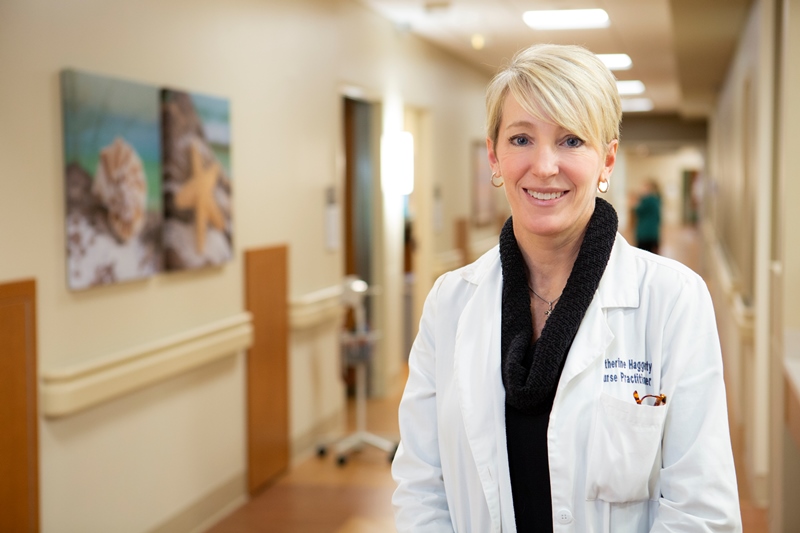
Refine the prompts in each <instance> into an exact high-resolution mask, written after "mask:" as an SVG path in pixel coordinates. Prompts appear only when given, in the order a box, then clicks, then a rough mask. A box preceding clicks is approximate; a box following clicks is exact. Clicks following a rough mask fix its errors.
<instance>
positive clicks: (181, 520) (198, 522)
mask: <svg viewBox="0 0 800 533" xmlns="http://www.w3.org/2000/svg"><path fill="white" fill-rule="evenodd" d="M245 503H247V482H246V473H245V472H240V473H238V474H236V475H235V476H233V477H232V478H230V479H229V480H228V481H225V482H224V483H222V484H220V485H218V486H217V487H216V488H214V489H212V490H211V491H210V492H208V493H207V494H206V495H205V496H203V497H202V498H200V499H199V500H197V501H196V502H195V503H193V504H191V505H190V506H189V507H187V508H185V509H184V510H182V511H180V512H179V513H178V514H176V515H175V516H173V517H172V518H170V519H168V520H167V521H166V522H164V523H162V524H161V525H160V526H158V527H156V528H155V529H152V530H150V533H202V532H203V531H206V530H208V529H209V528H210V527H211V526H213V525H214V524H216V523H217V522H219V521H220V520H222V519H223V518H224V517H226V516H227V515H228V514H230V513H231V512H233V511H234V510H236V509H237V508H239V507H241V506H242V505H244V504H245Z"/></svg>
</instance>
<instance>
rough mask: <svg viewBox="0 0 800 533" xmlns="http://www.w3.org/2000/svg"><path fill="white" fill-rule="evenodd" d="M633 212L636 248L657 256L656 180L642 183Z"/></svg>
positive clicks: (658, 210) (658, 202)
mask: <svg viewBox="0 0 800 533" xmlns="http://www.w3.org/2000/svg"><path fill="white" fill-rule="evenodd" d="M633 211H634V213H635V214H636V247H637V248H641V249H642V250H647V251H648V252H652V253H654V254H657V253H658V247H659V241H660V239H659V236H660V228H661V194H660V193H659V191H658V183H656V180H654V179H652V178H651V179H648V180H647V181H645V182H644V184H643V185H642V194H641V196H640V197H639V202H638V203H637V204H636V207H634V208H633Z"/></svg>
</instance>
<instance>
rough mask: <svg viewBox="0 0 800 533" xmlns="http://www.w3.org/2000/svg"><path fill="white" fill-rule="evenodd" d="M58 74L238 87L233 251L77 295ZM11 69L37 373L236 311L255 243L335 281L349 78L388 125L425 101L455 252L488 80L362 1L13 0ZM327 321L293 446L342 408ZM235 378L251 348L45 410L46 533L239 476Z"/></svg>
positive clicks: (15, 249)
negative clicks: (34, 288)
mask: <svg viewBox="0 0 800 533" xmlns="http://www.w3.org/2000/svg"><path fill="white" fill-rule="evenodd" d="M67 67H72V68H77V69H82V70H86V71H90V72H95V73H99V74H103V75H108V76H115V77H120V78H125V79H130V80H134V81H139V82H144V83H150V84H153V85H158V86H168V87H174V88H180V89H190V90H193V91H197V92H203V93H210V94H214V95H218V96H223V97H226V98H229V99H230V102H231V117H232V118H231V122H232V150H231V152H232V173H233V183H234V187H235V189H234V224H235V238H234V244H235V247H236V251H237V253H236V256H235V259H234V260H233V261H232V262H231V263H229V264H227V265H225V266H224V267H221V268H216V269H208V270H203V271H199V272H191V273H181V274H169V275H167V274H163V275H159V276H156V277H155V278H153V279H150V280H146V281H139V282H134V283H128V284H124V285H119V286H112V287H105V288H99V289H93V290H89V291H86V292H82V293H73V292H70V291H68V290H67V288H66V282H65V258H64V255H65V254H64V250H65V242H64V224H63V217H64V208H63V204H64V200H63V194H64V190H63V189H64V188H63V184H62V180H63V178H62V153H61V142H62V139H61V119H60V101H59V87H58V73H59V70H61V69H62V68H67ZM0 71H2V73H3V74H2V82H0V161H2V170H0V183H2V194H0V227H2V228H5V229H4V230H3V231H2V232H0V249H2V250H4V252H3V254H0V280H10V279H16V278H22V277H35V278H36V279H37V282H38V285H39V290H38V295H39V296H38V298H39V300H38V309H39V317H38V320H39V330H38V331H39V356H40V363H39V364H40V368H42V369H44V370H46V369H54V368H60V367H63V366H70V365H74V364H76V363H79V362H83V361H91V360H93V359H95V358H98V357H103V356H105V355H107V354H109V353H112V352H117V351H119V350H123V349H127V348H129V347H131V346H137V345H141V344H142V343H146V342H150V341H154V340H158V339H161V338H164V337H166V336H170V335H174V334H176V333H180V332H182V331H184V330H187V329H189V328H193V327H196V326H202V325H204V324H207V323H210V322H214V321H216V320H218V319H222V318H225V317H228V316H231V315H233V314H236V313H238V312H240V311H241V310H242V308H243V305H244V304H243V287H242V282H243V279H242V263H241V252H242V250H244V249H247V248H250V247H256V246H261V245H268V244H273V243H288V244H289V246H290V293H291V296H292V298H298V297H301V296H303V295H306V294H308V293H311V292H313V291H316V290H319V289H322V288H325V287H330V286H333V285H336V284H338V283H339V281H340V278H341V272H342V257H341V254H340V253H339V252H326V251H325V247H324V236H325V233H324V218H323V205H324V191H325V188H326V187H328V186H329V185H334V186H335V187H336V188H337V190H338V191H341V190H342V186H341V184H342V182H341V176H340V165H339V162H340V160H339V159H338V158H339V154H340V151H341V135H340V130H341V128H342V125H341V116H340V113H341V96H340V90H341V89H340V88H341V87H342V86H343V85H354V86H357V87H360V88H362V89H363V90H364V91H365V94H369V95H372V97H374V98H377V99H378V100H380V101H387V100H390V101H392V102H394V105H392V106H388V108H389V111H387V112H385V114H384V119H385V123H392V122H393V121H396V122H397V124H396V125H397V127H402V126H401V125H402V109H403V106H404V105H408V104H411V105H413V106H416V107H418V108H420V109H424V110H427V111H428V112H429V116H430V137H429V142H430V146H429V147H428V151H429V153H430V154H431V161H430V169H431V175H432V176H434V178H433V179H434V182H435V183H438V184H439V185H440V187H441V188H442V191H443V196H444V199H445V207H446V214H447V219H446V221H447V222H446V224H445V230H444V231H443V234H442V235H441V236H440V239H439V240H437V245H436V246H437V247H438V249H449V248H450V247H451V246H452V245H451V242H450V241H451V235H450V231H451V229H450V226H451V225H452V224H450V222H449V221H450V219H451V218H452V217H454V216H458V215H462V214H466V213H467V212H468V209H469V207H468V206H469V203H468V199H469V191H468V187H467V186H466V185H467V183H468V181H467V177H468V176H469V155H468V150H469V145H470V142H471V141H472V140H473V139H475V138H478V139H480V138H482V137H483V90H484V87H485V84H486V82H487V81H488V80H487V78H486V76H485V75H483V74H480V73H477V72H475V71H474V70H472V69H471V68H469V67H467V66H465V65H464V64H462V63H460V62H459V61H457V60H455V59H453V58H452V57H450V56H448V55H446V54H444V53H442V52H440V51H437V50H435V49H433V48H432V47H430V46H429V45H427V44H426V43H424V42H422V41H420V40H419V39H417V38H414V37H412V36H410V35H407V34H403V33H398V31H396V30H395V28H394V27H393V26H392V25H390V24H389V23H387V22H385V21H384V20H382V19H380V18H379V17H377V16H376V15H375V14H373V13H371V12H369V11H366V10H365V9H364V8H362V7H361V6H360V5H359V4H357V3H355V2H346V1H324V0H319V1H312V0H291V1H290V0H286V1H269V0H258V1H257V0H230V1H226V2H217V1H211V0H194V1H191V2H189V1H185V0H160V1H158V2H156V1H152V0H151V1H145V2H137V3H120V2H111V1H104V0H84V1H77V0H65V1H60V2H51V1H46V0H5V1H3V2H2V3H0ZM392 110H393V111H392ZM387 113H388V114H387ZM336 334H337V331H336V327H335V324H334V325H324V324H323V325H321V326H318V327H315V328H311V329H308V330H303V331H302V332H295V333H294V334H293V335H292V339H291V354H290V358H291V360H290V374H291V375H290V389H291V390H290V401H291V416H290V420H291V433H292V438H293V440H294V441H298V442H299V441H302V442H305V443H311V442H312V439H313V436H314V432H315V431H316V430H318V429H319V428H321V427H323V426H325V425H326V424H327V423H328V421H329V420H331V419H336V418H337V417H340V415H341V408H342V405H343V394H342V387H341V383H340V382H339V375H338V353H337V340H336V339H337V337H336ZM399 356H400V354H393V355H392V357H399ZM386 367H387V368H390V369H394V368H396V367H397V364H396V363H395V362H392V364H388V365H386ZM243 373H244V365H243V359H242V357H241V356H239V357H236V358H229V359H227V360H225V361H221V362H218V363H214V364H212V365H209V366H207V367H204V368H202V369H199V370H196V371H194V372H192V373H190V374H187V375H184V376H182V377H179V378H176V379H173V380H171V381H167V382H164V383H162V384H159V385H156V386H153V387H150V388H148V389H146V390H143V391H141V392H138V393H134V394H131V395H129V396H125V397H123V398H121V399H118V400H115V401H112V402H111V403H108V404H105V405H103V406H100V407H96V408H94V409H91V410H89V411H85V412H83V413H80V414H78V415H75V416H72V417H69V418H65V419H60V420H58V421H54V420H49V419H43V420H42V424H41V445H40V454H41V464H42V468H41V499H42V524H43V530H44V531H87V532H91V531H146V530H149V529H152V528H154V527H155V526H157V525H158V524H160V523H163V522H164V521H166V520H168V519H170V518H172V517H174V516H175V515H177V514H180V513H181V512H183V511H184V510H185V509H187V508H189V507H190V506H192V505H193V504H195V503H196V502H198V501H200V500H202V499H203V498H204V497H206V496H207V495H208V494H210V493H214V491H218V489H219V487H220V486H231V483H234V486H235V483H236V480H238V479H240V478H241V475H242V473H243V471H244V469H245V458H244V457H245V455H244V442H245V441H244V417H245V413H244V403H243V399H244V394H245V391H244V386H243V383H244V381H243V376H244V374H243ZM242 490H243V489H242ZM242 490H239V491H237V492H236V493H235V494H234V495H233V496H236V497H241V496H242V494H243V492H242Z"/></svg>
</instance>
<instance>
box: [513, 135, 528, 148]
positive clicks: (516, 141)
mask: <svg viewBox="0 0 800 533" xmlns="http://www.w3.org/2000/svg"><path fill="white" fill-rule="evenodd" d="M508 141H509V142H510V143H511V144H512V145H514V146H527V145H528V144H530V140H529V139H528V138H527V137H525V136H524V135H514V136H513V137H511V138H510V139H509V140H508Z"/></svg>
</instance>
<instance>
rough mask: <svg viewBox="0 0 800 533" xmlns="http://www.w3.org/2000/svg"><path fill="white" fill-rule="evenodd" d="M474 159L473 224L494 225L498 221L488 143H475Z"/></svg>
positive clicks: (473, 147) (472, 151) (472, 152)
mask: <svg viewBox="0 0 800 533" xmlns="http://www.w3.org/2000/svg"><path fill="white" fill-rule="evenodd" d="M470 156H471V157H472V161H471V163H472V165H471V167H472V223H473V224H474V225H476V226H484V225H486V224H493V223H495V221H496V219H497V215H496V210H495V192H494V189H495V188H494V187H493V186H492V184H491V177H492V168H491V166H489V152H488V149H487V148H486V142H484V141H474V142H473V143H472V150H471V152H470Z"/></svg>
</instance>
